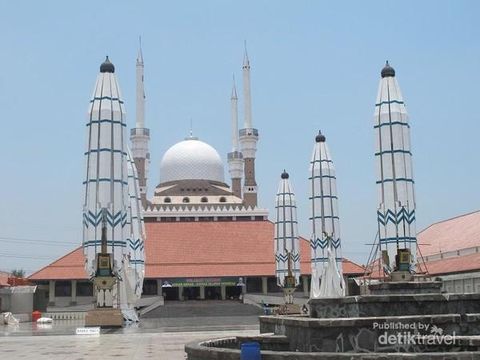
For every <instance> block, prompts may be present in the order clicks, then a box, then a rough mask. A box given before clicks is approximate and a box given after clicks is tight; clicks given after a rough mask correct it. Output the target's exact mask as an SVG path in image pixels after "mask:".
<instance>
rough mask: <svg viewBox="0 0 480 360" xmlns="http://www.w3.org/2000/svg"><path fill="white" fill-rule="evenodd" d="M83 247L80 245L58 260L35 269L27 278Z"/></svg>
mask: <svg viewBox="0 0 480 360" xmlns="http://www.w3.org/2000/svg"><path fill="white" fill-rule="evenodd" d="M81 248H82V246H79V247H77V248H75V249H73V250H72V251H70V252H69V253H67V254H65V255H63V256H62V257H60V258H58V259H57V260H54V261H52V262H51V263H50V264H48V265H45V266H44V267H42V268H41V269H40V270H37V271H35V272H34V273H33V274H30V276H28V277H27V279H30V278H31V277H32V276H33V275H36V274H38V273H39V272H40V271H42V270H43V269H46V268H47V267H49V266H52V265H53V264H55V263H56V262H59V261H60V260H62V259H63V258H66V257H67V256H69V255H70V254H73V253H74V252H75V251H77V250H79V249H81Z"/></svg>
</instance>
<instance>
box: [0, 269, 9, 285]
mask: <svg viewBox="0 0 480 360" xmlns="http://www.w3.org/2000/svg"><path fill="white" fill-rule="evenodd" d="M9 277H10V274H9V273H7V272H5V271H0V287H3V286H10V284H9V283H8V278H9Z"/></svg>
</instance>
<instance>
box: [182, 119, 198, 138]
mask: <svg viewBox="0 0 480 360" xmlns="http://www.w3.org/2000/svg"><path fill="white" fill-rule="evenodd" d="M185 140H198V137H196V136H193V119H192V118H190V131H189V132H188V136H187V137H186V138H185Z"/></svg>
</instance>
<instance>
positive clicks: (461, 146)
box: [0, 1, 480, 272]
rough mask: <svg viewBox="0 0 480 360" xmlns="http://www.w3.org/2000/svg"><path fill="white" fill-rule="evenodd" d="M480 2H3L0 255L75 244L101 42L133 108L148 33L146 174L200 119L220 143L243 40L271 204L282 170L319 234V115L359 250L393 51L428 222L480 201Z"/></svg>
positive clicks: (421, 212)
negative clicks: (314, 209)
mask: <svg viewBox="0 0 480 360" xmlns="http://www.w3.org/2000/svg"><path fill="white" fill-rule="evenodd" d="M479 13H480V4H479V3H478V2H476V1H403V2H398V1H397V2H394V1H368V2H363V1H362V2H361V1H336V2H320V1H295V2H292V1H235V2H233V1H168V2H167V1H135V2H132V1H101V2H100V1H81V2H80V1H79V2H65V1H30V2H27V1H15V2H13V1H10V2H7V1H3V2H2V3H1V4H0V40H1V41H0V46H1V49H2V52H1V54H2V56H0V121H1V124H2V128H1V129H2V137H1V138H2V141H1V142H0V151H1V153H2V154H3V156H2V167H1V168H2V180H1V182H0V185H1V186H0V189H1V198H2V201H1V202H0V245H1V249H0V270H10V269H12V268H24V269H26V270H27V271H28V272H31V271H34V270H36V269H38V268H39V267H40V266H41V265H44V264H46V263H48V262H50V261H52V260H54V259H55V258H57V257H58V256H60V255H63V254H65V253H66V251H68V250H71V249H73V248H74V247H75V246H77V245H78V244H80V242H81V211H82V196H81V192H82V185H81V182H82V178H83V176H84V163H83V152H84V147H85V133H84V124H85V121H86V110H87V105H88V100H89V97H90V95H91V92H92V90H93V85H94V82H95V78H96V75H97V72H98V66H99V64H100V63H101V62H102V61H103V59H104V57H105V55H106V54H108V55H109V56H110V58H111V60H112V62H113V63H114V64H115V66H116V69H117V71H116V72H117V75H118V78H119V82H120V86H121V88H122V92H123V96H124V100H125V102H126V109H127V112H128V115H129V122H130V124H131V125H132V124H133V123H134V114H135V103H134V100H135V97H134V95H135V94H134V91H135V58H136V53H137V46H138V36H139V35H141V36H142V41H143V50H144V57H145V79H146V80H145V81H146V94H147V110H146V121H147V124H148V127H150V129H151V134H152V136H151V137H152V139H151V153H152V164H151V175H150V178H151V182H150V191H152V189H153V187H154V186H155V185H156V184H157V182H158V179H159V163H160V159H161V156H162V154H163V153H164V152H165V151H166V149H168V147H170V146H171V145H173V144H174V143H175V142H177V141H179V140H181V139H182V138H183V137H185V136H186V134H187V132H188V130H189V127H190V118H192V119H193V129H194V133H195V135H197V136H199V137H200V138H201V139H202V140H204V141H206V142H208V143H210V144H211V145H213V146H214V147H215V148H216V149H217V150H218V151H219V153H220V154H221V155H222V157H223V158H224V159H225V158H226V153H227V152H228V151H229V150H230V136H229V135H230V122H229V121H230V114H229V109H230V104H229V96H230V90H231V79H232V73H235V74H236V75H237V78H238V79H240V78H241V62H242V54H243V42H244V40H247V42H248V50H249V55H250V60H251V65H252V93H253V99H252V102H253V121H254V125H255V126H256V127H257V128H258V129H259V132H260V142H259V147H258V152H257V176H258V179H257V180H258V183H259V189H260V190H259V191H260V205H262V206H263V207H267V208H270V209H272V208H273V203H274V197H275V192H276V188H277V184H278V180H279V176H280V173H281V172H282V170H283V169H284V168H285V169H287V170H288V171H289V172H290V175H291V180H292V183H293V186H294V188H295V190H296V193H297V198H298V203H299V204H298V206H299V221H300V224H301V229H302V231H301V232H302V235H304V236H306V237H308V236H309V233H310V231H309V224H308V220H307V218H308V205H309V204H308V201H307V197H308V181H307V177H308V162H309V158H310V155H311V151H312V146H313V138H314V136H315V134H316V132H317V131H318V130H319V129H321V130H322V131H323V132H324V133H325V134H326V136H327V141H328V143H329V146H330V149H331V152H332V156H333V159H334V161H335V164H336V167H337V177H338V191H339V196H340V216H341V227H342V235H343V236H342V238H343V245H342V246H343V251H344V254H345V256H347V257H350V258H352V259H354V260H356V261H358V262H360V263H363V262H365V261H366V258H367V256H368V252H369V250H370V246H368V245H365V244H368V243H371V242H372V241H373V239H374V236H375V233H376V218H375V212H376V207H377V198H376V189H375V168H374V156H373V149H374V132H373V128H372V124H373V111H374V103H375V96H376V92H377V86H378V81H379V72H380V70H381V68H382V67H383V64H384V62H385V60H386V59H388V60H390V63H391V65H392V66H393V67H394V68H395V69H396V72H397V78H398V81H399V83H400V87H401V89H402V91H403V95H404V98H405V101H406V104H407V109H408V111H409V114H410V121H411V129H412V144H413V149H412V150H413V154H414V171H415V178H416V193H417V208H418V210H417V219H418V228H419V229H422V228H424V227H425V226H428V225H429V224H431V223H432V222H435V221H438V220H442V219H445V218H448V217H452V216H456V215H459V214H462V213H466V212H470V211H473V210H477V209H479V208H480V191H479V190H478V184H479V180H480V171H479V162H478V155H479V154H480V142H479V141H478V133H479V131H480V115H479V111H478V109H477V106H476V105H477V104H478V103H479V101H478V96H479V93H480V88H479V87H478V85H477V84H478V83H479V80H480V75H479V72H478V70H477V69H478V68H479V65H480V48H479V46H478V39H479V38H480V26H479V25H478V18H477V15H478V14H479ZM238 86H239V90H240V91H241V84H239V85H238ZM241 101H242V99H240V102H241ZM240 105H241V104H240ZM240 109H241V107H240ZM241 115H242V114H241ZM225 170H227V169H225ZM226 175H228V174H227V173H226ZM12 238H16V239H26V240H23V241H20V240H13V239H12ZM12 255H14V256H15V257H13V256H12Z"/></svg>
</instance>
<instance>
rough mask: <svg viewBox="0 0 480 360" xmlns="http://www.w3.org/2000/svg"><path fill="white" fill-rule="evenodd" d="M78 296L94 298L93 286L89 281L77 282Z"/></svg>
mask: <svg viewBox="0 0 480 360" xmlns="http://www.w3.org/2000/svg"><path fill="white" fill-rule="evenodd" d="M77 296H93V284H92V283H91V282H89V281H79V282H77Z"/></svg>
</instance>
